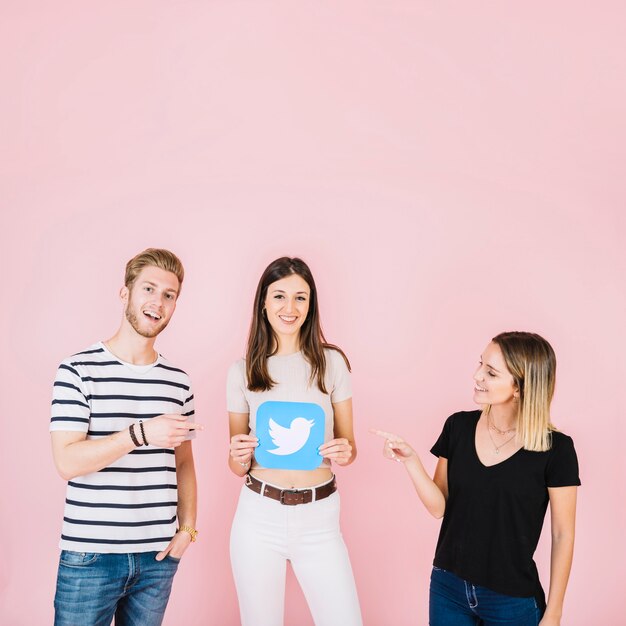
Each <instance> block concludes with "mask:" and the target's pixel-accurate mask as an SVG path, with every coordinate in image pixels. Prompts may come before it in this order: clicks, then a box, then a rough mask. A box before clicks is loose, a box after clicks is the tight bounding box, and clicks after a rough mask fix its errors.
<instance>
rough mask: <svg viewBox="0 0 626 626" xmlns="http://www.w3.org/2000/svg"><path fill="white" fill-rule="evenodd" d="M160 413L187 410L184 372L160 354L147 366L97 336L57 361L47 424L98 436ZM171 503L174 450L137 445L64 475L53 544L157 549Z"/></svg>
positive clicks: (164, 540)
mask: <svg viewBox="0 0 626 626" xmlns="http://www.w3.org/2000/svg"><path fill="white" fill-rule="evenodd" d="M164 413H178V414H182V415H186V416H188V418H190V417H191V416H192V415H193V414H194V401H193V393H192V390H191V383H190V381H189V377H188V376H187V374H185V372H183V371H182V370H180V369H178V368H176V367H172V365H170V364H169V363H168V362H167V361H166V360H165V359H164V358H163V357H162V356H161V355H159V357H158V358H157V360H156V362H155V363H154V364H152V365H149V366H134V365H131V364H129V363H124V362H123V361H120V360H119V359H118V358H117V357H115V356H114V355H113V354H111V353H110V352H109V351H108V350H107V349H106V347H105V346H104V344H102V343H97V344H95V345H93V346H91V347H90V348H88V349H87V350H85V351H84V352H79V353H78V354H75V355H74V356H72V357H70V358H68V359H65V360H64V361H63V362H62V363H61V365H60V366H59V369H58V371H57V375H56V379H55V382H54V391H53V399H52V418H51V421H50V431H74V432H84V433H87V439H98V438H100V437H106V436H107V435H111V434H113V433H115V432H118V431H120V430H124V429H125V428H128V426H129V425H130V424H132V423H137V422H138V421H139V420H140V419H142V420H150V419H151V418H153V417H156V416H157V415H163V414H164ZM136 433H137V435H138V436H139V428H138V427H137V428H136ZM193 437H194V433H193V432H192V433H190V437H189V438H193ZM176 505H177V488H176V462H175V457H174V450H173V449H163V448H156V447H154V446H147V447H144V446H142V447H140V448H136V449H135V450H132V451H131V452H130V453H129V454H127V455H125V456H123V457H122V458H120V459H118V460H117V461H115V462H114V463H112V464H111V465H109V466H108V467H105V468H103V469H101V470H100V471H98V472H93V473H92V474H86V475H85V476H77V477H76V478H73V479H72V480H70V481H69V482H68V486H67V496H66V500H65V514H64V518H63V530H62V534H61V543H60V547H61V549H64V550H75V551H79V552H116V553H123V552H149V551H152V550H162V549H164V548H165V547H166V546H167V544H168V542H169V541H170V539H171V538H172V537H173V536H174V533H175V532H176Z"/></svg>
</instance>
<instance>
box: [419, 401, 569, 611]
mask: <svg viewBox="0 0 626 626" xmlns="http://www.w3.org/2000/svg"><path fill="white" fill-rule="evenodd" d="M480 415H481V412H480V411H466V412H461V413H455V414H454V415H451V416H450V417H449V418H448V419H447V420H446V423H445V425H444V427H443V431H442V433H441V435H440V436H439V439H438V440H437V443H435V445H434V446H433V447H432V449H431V452H432V453H433V454H434V455H435V456H440V457H444V458H446V459H448V501H447V503H446V510H445V514H444V517H443V523H442V525H441V531H440V533H439V540H438V542H437V550H436V552H435V559H434V565H435V566H436V567H440V568H442V569H446V570H448V571H450V572H453V573H454V574H456V575H457V576H460V577H461V578H463V579H465V580H467V581H469V582H471V583H472V584H474V585H480V586H481V587H487V588H488V589H491V590H493V591H496V592H498V593H502V594H506V595H508V596H515V597H522V598H524V597H531V596H534V597H535V598H536V599H537V603H538V604H539V606H540V607H541V608H542V610H543V609H544V608H545V596H544V592H543V589H542V588H541V584H540V583H539V576H538V574H537V566H536V565H535V562H534V561H533V554H534V552H535V549H536V547H537V542H538V541H539V536H540V534H541V527H542V526H543V519H544V517H545V513H546V508H547V506H548V502H549V497H548V487H567V486H571V485H580V480H579V478H578V459H577V457H576V451H575V450H574V443H573V442H572V439H571V438H570V437H568V436H567V435H564V434H563V433H560V432H553V433H552V447H551V448H550V450H548V451H547V452H529V451H528V450H524V449H521V450H519V451H518V452H516V453H515V454H514V455H513V456H511V457H509V458H508V459H506V460H505V461H502V462H501V463H498V464H497V465H492V466H491V467H487V466H485V465H483V464H482V463H481V462H480V460H479V458H478V455H477V454H476V444H475V435H476V424H477V423H478V420H479V419H480Z"/></svg>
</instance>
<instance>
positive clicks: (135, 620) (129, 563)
mask: <svg viewBox="0 0 626 626" xmlns="http://www.w3.org/2000/svg"><path fill="white" fill-rule="evenodd" d="M156 555H157V553H156V552H135V553H132V554H102V553H96V552H72V551H69V550H62V551H61V557H60V559H59V573H58V577H57V589H56V595H55V597H54V624H55V626H110V624H111V620H112V619H113V616H115V625H116V626H160V624H161V622H162V621H163V614H164V613H165V607H166V606H167V601H168V599H169V597H170V591H171V590H172V581H173V579H174V574H175V573H176V570H177V569H178V563H179V560H178V559H175V558H173V557H170V556H166V557H165V558H164V559H163V560H162V561H157V560H155V558H154V557H155V556H156Z"/></svg>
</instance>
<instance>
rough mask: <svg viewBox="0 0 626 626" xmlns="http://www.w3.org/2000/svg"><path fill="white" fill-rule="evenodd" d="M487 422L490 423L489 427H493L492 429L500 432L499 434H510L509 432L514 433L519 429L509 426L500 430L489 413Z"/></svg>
mask: <svg viewBox="0 0 626 626" xmlns="http://www.w3.org/2000/svg"><path fill="white" fill-rule="evenodd" d="M487 424H489V428H491V429H492V430H495V431H496V432H497V433H498V435H508V434H509V433H514V432H515V431H516V430H517V427H514V428H509V429H507V430H500V429H499V428H498V427H497V426H496V425H495V424H494V423H493V420H492V419H491V415H487Z"/></svg>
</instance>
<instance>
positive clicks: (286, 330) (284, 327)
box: [264, 274, 311, 340]
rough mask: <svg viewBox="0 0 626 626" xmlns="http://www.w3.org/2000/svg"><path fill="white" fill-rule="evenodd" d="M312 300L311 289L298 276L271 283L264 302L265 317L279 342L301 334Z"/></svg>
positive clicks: (293, 275) (292, 275) (294, 275)
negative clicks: (281, 339) (282, 338)
mask: <svg viewBox="0 0 626 626" xmlns="http://www.w3.org/2000/svg"><path fill="white" fill-rule="evenodd" d="M310 298H311V289H310V288H309V285H308V283H307V282H306V280H304V278H302V276H299V275H298V274H291V275H290V276H287V277H285V278H281V279H280V280H277V281H276V282H273V283H270V285H269V286H268V288H267V294H266V296H265V302H264V308H265V315H266V316H267V321H268V322H269V323H270V326H271V327H272V329H273V330H274V332H275V333H276V335H277V336H278V338H279V340H280V338H281V337H293V336H298V335H299V334H300V328H301V327H302V324H304V322H305V320H306V317H307V314H308V312H309V301H310Z"/></svg>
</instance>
